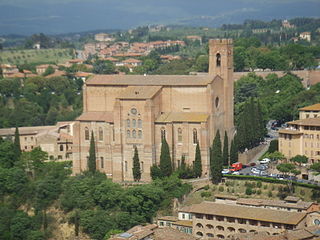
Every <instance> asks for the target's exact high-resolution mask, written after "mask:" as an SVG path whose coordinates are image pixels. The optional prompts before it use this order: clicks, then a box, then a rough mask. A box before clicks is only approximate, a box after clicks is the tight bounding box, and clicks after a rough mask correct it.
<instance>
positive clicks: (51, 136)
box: [0, 122, 74, 161]
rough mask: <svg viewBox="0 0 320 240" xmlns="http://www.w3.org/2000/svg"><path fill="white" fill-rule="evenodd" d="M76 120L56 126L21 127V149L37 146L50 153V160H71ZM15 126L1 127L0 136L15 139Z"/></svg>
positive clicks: (26, 149) (27, 149)
mask: <svg viewBox="0 0 320 240" xmlns="http://www.w3.org/2000/svg"><path fill="white" fill-rule="evenodd" d="M73 125H74V122H58V123H57V124H56V125H54V126H35V127H20V128H19V134H20V146H21V151H24V152H29V151H32V150H33V149H34V148H36V147H40V148H41V150H43V151H45V152H47V153H48V157H49V159H48V160H58V161H71V160H72V145H73ZM14 134H15V128H2V129H0V137H2V138H11V139H12V140H13V139H14Z"/></svg>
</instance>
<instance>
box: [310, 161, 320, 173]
mask: <svg viewBox="0 0 320 240" xmlns="http://www.w3.org/2000/svg"><path fill="white" fill-rule="evenodd" d="M310 169H311V170H313V171H316V172H317V174H320V162H317V163H314V164H312V165H311V166H310Z"/></svg>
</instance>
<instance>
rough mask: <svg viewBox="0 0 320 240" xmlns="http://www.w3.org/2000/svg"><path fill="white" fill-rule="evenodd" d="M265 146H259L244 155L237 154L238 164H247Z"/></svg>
mask: <svg viewBox="0 0 320 240" xmlns="http://www.w3.org/2000/svg"><path fill="white" fill-rule="evenodd" d="M265 147H266V145H263V144H262V145H259V146H258V147H255V148H252V149H250V150H248V151H246V152H244V153H240V154H239V162H241V163H242V164H248V163H249V162H250V161H251V160H252V159H253V158H254V157H255V156H257V154H259V153H260V152H261V151H262V150H263V149H264V148H265Z"/></svg>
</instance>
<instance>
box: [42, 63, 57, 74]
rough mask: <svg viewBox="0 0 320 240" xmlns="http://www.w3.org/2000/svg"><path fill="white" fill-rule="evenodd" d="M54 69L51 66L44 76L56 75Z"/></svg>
mask: <svg viewBox="0 0 320 240" xmlns="http://www.w3.org/2000/svg"><path fill="white" fill-rule="evenodd" d="M54 71H55V70H54V68H53V67H52V66H51V65H50V66H49V67H47V69H46V70H45V71H44V73H43V74H42V75H43V76H44V77H45V76H48V75H50V74H53V73H54Z"/></svg>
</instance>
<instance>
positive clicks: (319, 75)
mask: <svg viewBox="0 0 320 240" xmlns="http://www.w3.org/2000/svg"><path fill="white" fill-rule="evenodd" d="M249 73H255V74H256V75H257V76H260V77H263V78H265V77H266V76H268V75H269V74H272V73H274V74H277V76H279V77H282V76H283V75H284V74H285V72H283V71H269V72H234V73H233V79H234V81H237V80H239V79H240V78H241V77H243V76H246V75H247V74H249ZM291 73H293V74H295V75H297V76H298V77H300V78H302V79H303V81H302V84H303V86H304V87H308V86H310V85H314V84H317V83H319V82H320V70H300V71H291Z"/></svg>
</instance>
